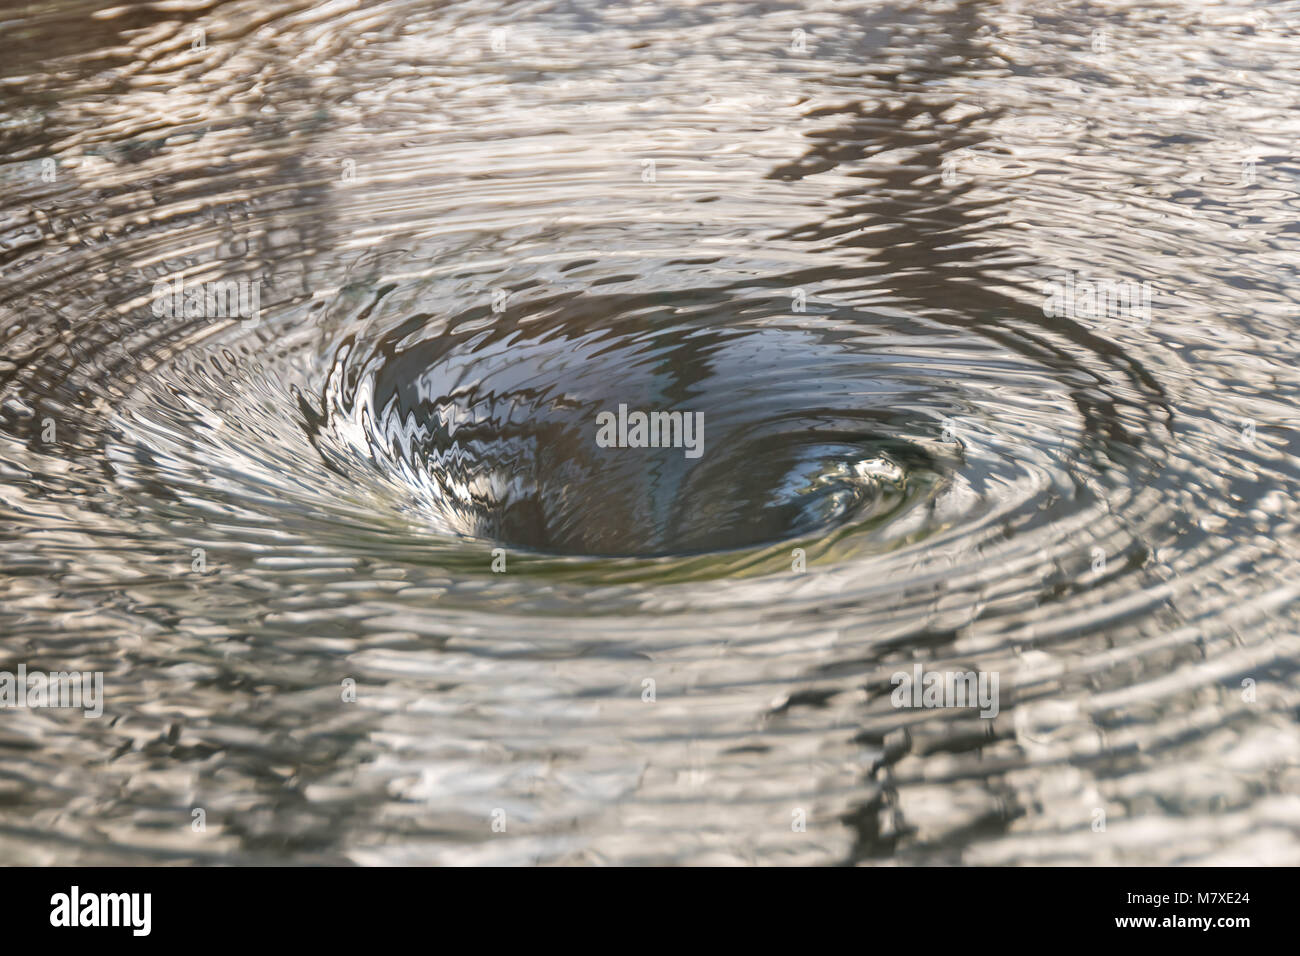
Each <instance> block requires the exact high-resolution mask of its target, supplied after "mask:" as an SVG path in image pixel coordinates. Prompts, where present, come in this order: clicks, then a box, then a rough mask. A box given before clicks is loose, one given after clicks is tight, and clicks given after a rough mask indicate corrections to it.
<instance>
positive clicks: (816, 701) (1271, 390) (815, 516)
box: [0, 2, 1300, 864]
mask: <svg viewBox="0 0 1300 956" xmlns="http://www.w3.org/2000/svg"><path fill="white" fill-rule="evenodd" d="M1288 10H1289V8H1287V7H1285V6H1259V7H1242V8H1213V9H1210V10H1201V9H1199V8H1191V7H1186V8H1184V7H1181V6H1177V5H1175V6H1162V7H1160V8H1159V9H1145V8H1144V7H1142V6H1139V5H1134V6H1120V7H1113V8H1108V9H1107V10H1106V11H1100V10H1096V9H1093V8H1090V7H1083V6H1072V5H1068V4H1052V5H1049V6H1047V7H1044V6H1043V5H1041V4H1034V5H1032V6H1031V5H1024V6H1020V5H1017V4H1014V3H1003V4H998V3H954V4H884V5H881V4H862V5H859V4H853V3H830V2H828V3H825V4H820V5H818V4H813V5H811V6H809V5H801V6H799V7H789V8H787V7H782V6H778V5H769V4H742V5H730V4H632V5H614V6H611V5H605V4H594V3H590V4H588V3H576V4H575V3H556V4H546V5H541V6H532V5H518V4H496V3H466V4H447V5H441V6H430V5H428V4H424V3H415V2H391V3H371V4H357V5H354V6H352V7H346V8H345V7H343V6H338V7H334V6H327V7H316V8H313V7H312V5H310V4H305V3H302V4H290V3H284V4H276V5H272V6H269V7H268V6H267V5H265V4H262V3H253V2H247V3H245V2H213V3H210V4H207V5H195V6H192V7H188V8H186V9H184V10H160V9H156V8H153V7H151V6H148V5H133V4H124V5H119V6H116V7H114V6H111V5H109V4H101V3H96V2H84V3H83V2H65V3H47V4H28V5H25V6H22V7H19V8H17V10H16V11H9V12H6V13H4V14H0V19H2V20H3V23H2V24H0V52H3V53H4V56H3V57H0V154H2V155H3V157H4V160H3V166H0V183H2V184H3V192H2V193H0V196H2V197H3V198H0V269H3V286H2V287H0V342H2V343H3V345H2V346H0V487H2V488H3V491H4V498H3V506H2V508H0V566H2V567H3V569H4V575H3V578H0V670H7V671H11V672H12V671H15V670H16V669H17V667H18V666H19V664H24V665H25V666H26V667H27V668H29V669H39V670H44V671H51V672H53V671H71V670H81V671H102V672H103V673H104V681H105V696H106V700H105V709H104V716H103V717H102V718H99V719H83V717H82V716H81V714H80V713H79V712H75V711H71V710H58V709H30V708H22V709H6V710H0V753H3V754H4V760H3V762H2V763H0V860H3V861H4V862H10V863H13V862H19V863H30V862H37V863H46V862H61V863H68V862H127V863H135V862H149V861H165V860H195V861H201V862H216V861H225V862H255V861H277V860H278V861H285V860H289V861H294V862H339V863H363V864H364V863H420V862H456V863H462V862H467V863H479V862H481V863H529V862H546V863H553V862H617V863H628V862H689V863H700V862H751V863H752V862H764V863H769V862H776V863H845V862H850V863H857V862H880V861H894V862H902V863H958V862H962V863H1056V862H1072V863H1107V862H1120V863H1166V862H1167V863H1187V862H1215V861H1227V862H1290V863H1295V862H1297V861H1298V860H1300V851H1298V849H1297V843H1296V838H1295V833H1296V832H1297V830H1296V824H1297V822H1300V795H1298V794H1297V788H1298V785H1300V728H1297V726H1296V720H1295V718H1296V715H1297V713H1298V712H1300V711H1298V710H1297V707H1298V706H1300V686H1298V683H1300V677H1298V676H1297V668H1296V662H1297V661H1298V660H1300V646H1298V641H1297V638H1296V636H1295V628H1296V610H1295V593H1296V591H1295V588H1296V572H1297V562H1296V555H1295V542H1296V540H1297V537H1296V535H1295V518H1296V506H1295V491H1296V488H1297V460H1296V451H1297V445H1296V440H1295V437H1294V436H1295V431H1294V427H1295V424H1296V414H1295V407H1296V405H1295V402H1296V398H1297V384H1300V372H1298V371H1297V367H1298V362H1297V358H1298V356H1297V351H1298V349H1297V341H1296V334H1295V330H1294V314H1295V306H1296V302H1295V298H1296V297H1295V294H1294V292H1293V291H1292V290H1293V287H1294V285H1295V283H1294V282H1293V281H1292V280H1293V278H1294V276H1295V264H1296V257H1295V251H1296V250H1295V240H1294V236H1295V231H1294V227H1293V223H1294V220H1295V211H1296V195H1297V190H1296V184H1297V182H1298V181H1300V179H1298V176H1297V173H1298V170H1297V167H1296V166H1295V164H1294V161H1293V159H1292V157H1291V149H1292V143H1293V141H1294V130H1293V129H1292V128H1291V127H1292V126H1293V125H1294V123H1295V120H1294V118H1293V117H1294V116H1295V115H1296V113H1295V106H1296V102H1295V101H1296V98H1297V95H1300V94H1298V93H1297V91H1298V90H1300V76H1297V75H1296V69H1295V66H1294V64H1293V62H1292V60H1293V57H1291V56H1290V53H1291V52H1292V51H1291V42H1292V41H1291V34H1292V33H1293V32H1294V30H1293V27H1294V16H1293V15H1292V14H1290V13H1289V12H1288ZM1065 276H1069V281H1070V282H1071V289H1072V290H1073V289H1074V288H1076V286H1077V287H1078V288H1080V289H1081V288H1084V287H1086V286H1087V284H1088V283H1092V284H1093V285H1096V284H1099V283H1106V282H1122V283H1130V284H1132V286H1133V287H1141V286H1142V285H1143V284H1144V283H1145V284H1146V288H1147V289H1148V290H1150V289H1151V288H1152V287H1154V290H1155V292H1154V295H1152V299H1151V301H1152V307H1151V311H1150V313H1149V314H1138V312H1137V311H1129V312H1125V311H1123V310H1120V311H1118V312H1116V311H1114V310H1112V313H1111V314H1095V313H1093V312H1090V311H1089V310H1088V308H1087V307H1086V304H1081V302H1083V300H1080V301H1074V300H1072V303H1071V304H1072V307H1071V308H1066V309H1062V308H1050V309H1045V308H1044V305H1045V301H1046V299H1047V296H1046V293H1045V288H1047V286H1046V285H1045V283H1048V282H1057V283H1058V287H1060V286H1059V284H1060V283H1062V282H1064V281H1065V279H1064V277H1065ZM217 280H232V281H236V282H245V283H253V282H257V283H260V285H259V286H257V288H258V289H259V295H260V298H259V304H260V311H259V313H258V314H257V316H256V317H255V318H256V321H252V320H250V321H247V322H239V321H232V320H229V319H223V318H214V317H210V316H205V315H191V316H189V317H186V315H185V314H184V310H183V309H182V310H181V313H180V314H179V315H168V314H159V312H158V310H157V308H156V306H155V300H156V299H157V298H158V295H159V293H158V288H159V286H158V284H159V283H163V282H166V283H168V284H169V286H168V287H169V288H171V287H172V284H174V283H176V282H177V281H179V282H180V283H181V284H182V287H183V288H188V287H193V286H196V285H200V284H202V283H211V282H214V281H217ZM246 288H247V287H246ZM1125 288H1128V286H1126V287H1125ZM1071 295H1073V292H1072V293H1071ZM1049 312H1050V313H1051V314H1048V313H1049ZM620 405H625V406H626V407H627V408H629V409H632V410H638V409H640V410H646V411H649V410H679V411H683V412H691V413H695V412H699V413H702V414H703V422H704V432H703V442H702V445H701V446H700V447H701V454H700V455H699V457H691V456H688V455H687V454H686V453H685V451H686V450H685V449H684V448H645V449H626V448H625V449H617V448H602V447H598V446H597V444H596V443H595V441H594V435H595V432H596V421H597V415H598V414H599V413H600V412H601V411H607V410H616V409H617V408H618V407H619V406H620ZM494 549H500V550H494ZM501 562H504V570H502V569H501ZM494 564H495V565H496V569H495V570H494ZM917 664H920V665H921V666H922V667H923V669H924V670H925V671H929V672H952V671H975V672H979V673H981V674H984V675H990V674H996V675H997V676H998V678H999V687H1000V697H999V701H998V708H997V711H998V712H997V715H996V716H994V717H992V718H989V719H982V718H980V717H979V716H978V713H977V712H976V711H975V710H972V709H969V708H941V709H927V708H911V707H903V708H899V707H896V706H894V704H893V702H892V701H891V696H892V692H893V691H894V686H895V683H896V681H895V680H894V677H895V675H896V674H898V673H900V672H903V673H909V674H910V673H912V668H913V667H914V666H915V665H917ZM352 686H355V692H356V699H355V701H353V700H351V699H350V694H349V691H350V688H351V687H352ZM200 808H201V809H202V810H203V811H204V813H205V819H206V824H207V826H206V829H204V830H202V831H196V830H195V829H194V828H193V826H192V821H193V819H194V811H195V810H196V809H200ZM501 821H505V830H504V832H499V831H500V825H501ZM800 823H803V824H804V826H802V827H801V826H800V825H799V824H800ZM494 824H496V825H497V826H496V828H495V829H494Z"/></svg>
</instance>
